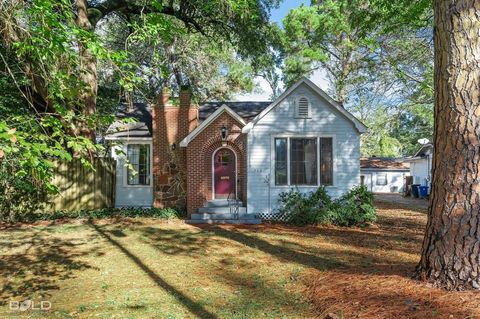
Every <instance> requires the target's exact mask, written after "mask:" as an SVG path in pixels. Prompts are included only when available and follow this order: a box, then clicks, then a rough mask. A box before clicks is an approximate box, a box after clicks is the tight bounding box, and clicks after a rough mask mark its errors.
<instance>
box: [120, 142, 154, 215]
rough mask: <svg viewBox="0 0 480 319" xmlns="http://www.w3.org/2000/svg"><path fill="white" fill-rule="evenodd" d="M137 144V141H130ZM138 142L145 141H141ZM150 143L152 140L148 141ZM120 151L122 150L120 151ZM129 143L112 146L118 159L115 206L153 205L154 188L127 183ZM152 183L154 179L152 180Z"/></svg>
mask: <svg viewBox="0 0 480 319" xmlns="http://www.w3.org/2000/svg"><path fill="white" fill-rule="evenodd" d="M129 143H132V144H135V143H136V142H135V141H129ZM138 143H145V141H139V142H138ZM148 143H150V142H148ZM119 151H120V152H119ZM126 153H127V145H126V144H123V145H117V146H114V147H113V148H112V157H113V158H114V159H115V160H116V161H117V168H116V172H117V178H116V184H115V207H152V205H153V188H152V185H149V186H134V187H132V186H128V185H126V176H125V174H126V172H127V171H126V169H127V168H126V167H125V155H124V154H126ZM150 183H152V181H150Z"/></svg>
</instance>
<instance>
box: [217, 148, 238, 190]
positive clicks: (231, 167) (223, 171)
mask: <svg viewBox="0 0 480 319" xmlns="http://www.w3.org/2000/svg"><path fill="white" fill-rule="evenodd" d="M236 175H237V157H236V154H235V152H233V151H232V150H231V149H229V148H225V147H223V148H220V149H218V150H216V151H215V152H214V153H213V194H214V195H213V196H214V197H213V198H214V199H227V198H228V196H229V195H230V198H236V197H237V189H236V188H237V183H236V180H237V178H236Z"/></svg>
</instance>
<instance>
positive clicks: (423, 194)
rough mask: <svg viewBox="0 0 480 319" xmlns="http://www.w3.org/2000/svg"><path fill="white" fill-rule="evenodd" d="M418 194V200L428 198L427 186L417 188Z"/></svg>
mask: <svg viewBox="0 0 480 319" xmlns="http://www.w3.org/2000/svg"><path fill="white" fill-rule="evenodd" d="M418 193H419V195H420V198H427V196H428V186H419V187H418Z"/></svg>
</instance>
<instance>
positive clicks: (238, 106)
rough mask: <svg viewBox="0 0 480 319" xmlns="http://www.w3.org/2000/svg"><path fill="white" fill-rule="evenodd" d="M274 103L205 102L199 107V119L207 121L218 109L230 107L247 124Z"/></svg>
mask: <svg viewBox="0 0 480 319" xmlns="http://www.w3.org/2000/svg"><path fill="white" fill-rule="evenodd" d="M271 103H272V102H271V101H252V102H250V101H248V102H237V101H225V102H205V103H202V104H200V105H199V106H198V113H199V114H198V119H199V120H200V122H203V121H205V120H206V119H207V118H208V117H210V116H211V115H212V114H213V113H215V111H216V110H217V109H219V108H220V107H222V106H223V105H226V106H228V107H229V108H230V109H231V110H232V111H234V112H235V113H237V114H238V115H240V116H241V117H242V118H243V119H244V121H245V122H247V123H248V122H250V121H251V120H253V119H254V118H255V116H257V115H258V114H260V112H262V111H263V110H264V109H266V108H267V107H268V106H269V105H270V104H271Z"/></svg>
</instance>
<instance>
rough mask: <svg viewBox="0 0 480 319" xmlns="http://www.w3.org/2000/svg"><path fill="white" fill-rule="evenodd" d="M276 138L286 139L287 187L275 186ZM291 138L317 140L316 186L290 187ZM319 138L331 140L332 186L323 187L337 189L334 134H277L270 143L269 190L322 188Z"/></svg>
mask: <svg viewBox="0 0 480 319" xmlns="http://www.w3.org/2000/svg"><path fill="white" fill-rule="evenodd" d="M276 138H286V139H287V185H276V184H275V139H276ZM291 138H316V139H317V184H315V185H292V184H290V139H291ZM320 138H331V139H332V153H333V154H332V161H333V165H332V170H333V172H332V185H325V187H326V188H336V187H337V174H336V173H337V161H336V158H337V151H336V145H337V143H336V135H334V134H318V133H305V134H278V135H272V136H271V141H270V145H271V148H270V154H271V165H270V176H271V177H272V178H270V187H271V188H292V187H298V188H315V187H320V186H322V181H321V180H320Z"/></svg>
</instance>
